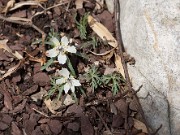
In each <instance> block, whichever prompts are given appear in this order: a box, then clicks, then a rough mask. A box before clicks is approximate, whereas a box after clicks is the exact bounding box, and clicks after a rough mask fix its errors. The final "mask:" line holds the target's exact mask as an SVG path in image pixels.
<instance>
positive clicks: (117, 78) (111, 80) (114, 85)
mask: <svg viewBox="0 0 180 135" xmlns="http://www.w3.org/2000/svg"><path fill="white" fill-rule="evenodd" d="M102 81H103V83H104V84H105V85H108V86H110V87H111V90H112V92H113V95H115V94H117V93H118V91H119V90H120V86H119V85H120V83H121V81H122V82H124V81H125V80H124V79H123V77H122V76H121V75H120V74H119V73H112V74H108V75H103V77H102Z"/></svg>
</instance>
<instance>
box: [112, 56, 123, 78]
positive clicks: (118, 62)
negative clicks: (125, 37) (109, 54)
mask: <svg viewBox="0 0 180 135" xmlns="http://www.w3.org/2000/svg"><path fill="white" fill-rule="evenodd" d="M114 56H115V64H116V68H117V69H118V72H119V73H121V75H122V76H123V77H124V79H125V74H124V69H123V65H122V62H121V57H120V56H119V55H117V54H116V53H114Z"/></svg>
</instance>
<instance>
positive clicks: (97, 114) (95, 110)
mask: <svg viewBox="0 0 180 135" xmlns="http://www.w3.org/2000/svg"><path fill="white" fill-rule="evenodd" d="M91 108H92V109H93V110H94V111H95V112H96V113H97V115H98V116H99V118H100V119H101V121H102V123H103V124H104V126H105V128H106V130H107V131H110V129H109V128H108V126H107V124H106V122H105V121H104V119H103V118H102V117H101V115H100V113H99V112H98V111H97V109H96V108H95V107H94V106H92V107H91Z"/></svg>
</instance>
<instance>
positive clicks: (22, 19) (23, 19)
mask: <svg viewBox="0 0 180 135" xmlns="http://www.w3.org/2000/svg"><path fill="white" fill-rule="evenodd" d="M8 19H9V20H12V21H23V22H31V19H27V18H21V17H8Z"/></svg>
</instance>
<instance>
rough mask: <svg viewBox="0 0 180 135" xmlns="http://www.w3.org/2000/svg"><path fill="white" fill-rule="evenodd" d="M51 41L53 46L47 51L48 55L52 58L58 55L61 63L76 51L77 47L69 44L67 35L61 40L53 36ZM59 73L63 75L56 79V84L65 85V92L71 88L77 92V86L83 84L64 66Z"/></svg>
mask: <svg viewBox="0 0 180 135" xmlns="http://www.w3.org/2000/svg"><path fill="white" fill-rule="evenodd" d="M50 42H52V44H53V46H54V47H53V48H52V49H50V50H48V51H46V56H47V57H50V58H54V57H57V59H58V62H59V63H60V64H65V63H66V61H67V57H68V56H67V54H68V53H76V51H77V50H76V47H75V46H72V45H69V44H70V41H69V39H68V38H67V37H66V36H63V37H62V38H61V42H59V40H58V39H57V38H56V37H52V38H51V39H50ZM57 72H58V75H59V76H60V77H61V78H60V79H57V80H56V84H58V85H63V86H64V91H65V93H68V91H69V90H71V91H72V92H73V93H74V92H75V86H81V84H80V82H79V80H77V79H75V78H74V77H73V76H72V75H70V72H69V71H68V70H67V69H66V68H62V69H61V70H59V71H57Z"/></svg>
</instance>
